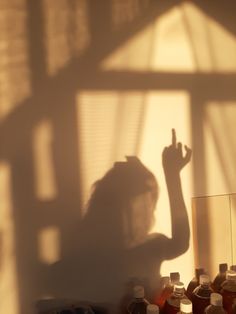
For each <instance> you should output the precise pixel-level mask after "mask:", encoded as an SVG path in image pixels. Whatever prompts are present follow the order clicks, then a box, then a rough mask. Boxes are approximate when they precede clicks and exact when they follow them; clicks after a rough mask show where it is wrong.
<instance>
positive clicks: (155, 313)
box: [146, 304, 159, 314]
mask: <svg viewBox="0 0 236 314" xmlns="http://www.w3.org/2000/svg"><path fill="white" fill-rule="evenodd" d="M146 313H147V314H159V307H158V306H157V305H156V304H148V306H147V312H146Z"/></svg>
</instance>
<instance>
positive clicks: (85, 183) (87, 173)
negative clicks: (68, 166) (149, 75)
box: [77, 91, 145, 204]
mask: <svg viewBox="0 0 236 314" xmlns="http://www.w3.org/2000/svg"><path fill="white" fill-rule="evenodd" d="M144 100H145V94H143V93H142V92H127V93H126V92H124V93H118V92H115V91H104V92H96V91H95V92H88V91H84V92H81V93H80V94H79V96H78V98H77V112H78V126H79V130H78V135H79V152H80V158H81V169H80V176H81V179H82V180H81V182H82V186H81V189H82V197H83V204H85V203H86V202H87V200H88V198H89V196H90V193H91V186H92V185H93V183H94V182H95V181H96V180H98V179H100V178H101V177H102V176H103V175H104V173H105V172H106V171H107V170H108V169H109V168H110V167H111V166H112V165H113V163H114V162H115V161H117V160H124V159H125V156H127V155H128V156H129V155H136V154H137V149H138V147H139V136H140V135H141V134H142V131H143V126H142V119H143V114H144V111H145V110H144V106H145V101H144ZM94 154H95V155H94ZM94 156H96V158H94Z"/></svg>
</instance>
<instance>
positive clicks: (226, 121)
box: [203, 101, 236, 195]
mask: <svg viewBox="0 0 236 314" xmlns="http://www.w3.org/2000/svg"><path fill="white" fill-rule="evenodd" d="M235 117H236V101H228V102H214V101H209V102H207V104H206V105H205V119H204V139H203V140H204V147H205V156H204V157H205V163H206V169H207V174H208V175H207V178H206V189H207V191H206V194H207V195H217V194H226V193H234V192H235V186H236V177H235V175H234V174H235V171H236V164H235V147H236V137H235V135H234V134H235Z"/></svg>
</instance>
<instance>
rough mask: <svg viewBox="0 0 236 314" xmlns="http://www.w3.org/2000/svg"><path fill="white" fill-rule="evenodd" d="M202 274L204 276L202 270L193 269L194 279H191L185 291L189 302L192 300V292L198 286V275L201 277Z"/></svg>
mask: <svg viewBox="0 0 236 314" xmlns="http://www.w3.org/2000/svg"><path fill="white" fill-rule="evenodd" d="M203 274H204V268H196V269H195V277H193V279H192V280H191V281H190V282H189V284H188V287H187V290H186V295H187V297H188V298H189V299H190V300H191V298H192V293H193V290H194V289H195V288H197V287H198V286H199V277H200V275H203Z"/></svg>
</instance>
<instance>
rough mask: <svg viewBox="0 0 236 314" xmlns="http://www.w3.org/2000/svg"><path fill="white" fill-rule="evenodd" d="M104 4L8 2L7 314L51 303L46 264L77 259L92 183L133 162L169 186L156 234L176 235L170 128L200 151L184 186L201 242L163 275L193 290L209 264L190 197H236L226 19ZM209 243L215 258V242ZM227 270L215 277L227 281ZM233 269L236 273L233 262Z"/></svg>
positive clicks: (3, 272) (1, 225)
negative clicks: (167, 176) (45, 300)
mask: <svg viewBox="0 0 236 314" xmlns="http://www.w3.org/2000/svg"><path fill="white" fill-rule="evenodd" d="M92 3H94V4H92ZM101 7H102V9H101ZM101 7H99V5H97V4H95V1H94V2H92V1H90V2H89V1H88V2H86V1H83V0H77V1H71V2H70V1H66V0H60V1H55V0H54V1H48V0H45V1H41V2H40V4H39V3H38V4H37V6H36V5H35V8H36V9H35V10H34V5H32V4H31V5H30V3H29V1H28V2H27V1H24V0H14V1H11V3H9V2H8V1H2V3H1V8H0V24H1V28H0V49H1V54H2V57H1V60H0V82H1V84H0V85H1V87H0V128H1V130H0V139H1V148H0V158H1V160H0V195H1V204H0V214H1V221H0V279H1V280H0V281H1V285H0V297H1V300H4V302H1V304H0V312H1V313H2V312H6V311H7V313H8V314H17V313H19V314H28V313H32V310H33V306H34V301H35V299H36V298H40V297H41V296H45V295H46V296H47V295H52V293H49V292H50V291H49V290H50V289H47V283H48V282H47V274H48V273H49V271H48V269H49V268H48V267H49V265H50V264H52V263H54V262H56V261H59V260H60V259H63V258H64V257H65V256H66V254H67V253H68V252H70V250H72V245H71V243H72V240H73V239H74V238H75V235H76V232H77V231H76V228H77V224H78V223H79V222H81V219H83V216H84V214H85V212H86V203H87V201H88V199H89V196H90V193H91V186H92V184H93V183H94V182H95V181H96V180H97V179H99V178H100V177H101V176H102V175H103V174H104V173H105V172H106V171H107V170H108V169H109V168H110V167H111V166H112V165H113V163H114V162H115V161H117V160H124V157H125V156H127V155H128V156H129V155H136V156H138V157H139V158H140V159H141V160H142V161H143V163H144V164H145V165H146V166H147V167H148V168H149V169H150V170H151V171H152V172H153V173H154V174H155V176H156V178H157V180H158V184H159V187H160V195H159V199H158V203H157V206H156V211H155V218H156V220H155V225H154V227H153V229H152V230H151V231H150V232H160V233H163V234H165V235H166V236H168V237H171V220H170V212H169V204H168V198H167V191H166V186H165V181H164V177H163V169H162V163H161V154H162V150H163V148H164V147H165V146H167V145H169V144H170V143H171V129H172V128H175V129H176V133H177V139H178V140H179V141H181V142H182V143H184V144H187V145H188V146H190V147H192V149H193V158H192V163H191V164H190V165H188V166H187V167H186V169H184V170H183V172H182V175H181V178H182V188H183V193H184V198H185V201H186V205H187V208H188V218H189V222H190V229H191V241H190V246H189V249H188V251H187V252H186V253H185V254H183V255H181V256H180V257H178V258H177V259H175V260H171V261H168V262H167V261H165V262H164V263H163V264H162V266H161V275H168V274H169V272H171V271H179V272H180V275H181V280H183V281H184V283H185V284H187V283H188V281H189V280H190V279H191V278H192V276H193V272H194V267H195V266H203V267H204V266H205V265H196V264H195V262H196V256H197V255H198V254H201V252H196V251H195V250H197V248H196V247H194V241H193V240H194V239H193V229H192V226H193V224H194V216H192V202H191V199H192V198H193V197H199V196H206V195H207V196H209V195H210V196H212V195H221V194H229V193H235V186H236V177H235V176H234V173H235V170H236V164H235V162H234V160H235V154H236V137H235V119H236V93H235V90H234V89H235V88H234V86H235V81H236V58H235V55H236V38H235V31H236V30H235V29H234V30H232V28H231V29H229V28H228V27H227V26H225V25H224V23H223V22H219V21H218V17H219V16H222V20H221V21H224V19H225V15H224V14H225V13H224V12H222V14H221V9H222V8H220V7H216V10H217V11H218V15H217V14H215V13H214V12H215V10H212V15H211V14H210V13H211V10H209V7H207V10H206V11H207V13H206V12H204V5H202V6H201V8H199V7H198V5H197V2H194V1H182V2H180V3H179V4H178V5H173V4H171V5H169V6H168V5H166V4H163V3H161V1H159V2H158V1H157V2H156V4H154V5H153V3H152V1H148V0H143V2H141V1H135V0H129V1H123V0H122V1H116V0H113V1H111V2H110V5H109V6H106V5H104V3H102V4H101ZM38 8H40V10H38ZM98 8H99V9H98ZM36 17H37V18H36ZM39 17H40V18H39ZM225 20H226V19H225ZM33 27H35V29H33ZM40 36H42V37H40ZM35 43H37V44H38V45H39V46H37V47H36V46H35ZM40 45H41V46H40ZM39 47H40V49H38V48H39ZM41 70H42V73H43V76H40V75H39V74H38V73H39V72H40V73H41ZM21 178H22V180H21ZM233 200H234V198H233ZM234 203H235V202H233V201H232V207H231V210H232V213H233V214H232V216H231V223H232V224H231V227H232V234H233V235H234V234H235V230H236V228H235V219H234V217H235V204H234ZM205 218H208V223H209V224H211V223H213V221H212V220H211V219H209V217H205ZM219 220H220V214H219V218H218V220H217V221H216V220H214V224H215V225H217V224H218V223H219ZM215 225H214V226H215ZM209 230H215V229H214V228H209ZM209 230H208V231H209ZM230 232H231V231H230ZM232 234H231V236H232ZM208 238H209V239H210V240H209V239H208V240H209V241H208V243H209V247H211V246H212V249H213V248H214V247H215V244H216V241H217V238H216V237H214V232H212V234H210V231H209V234H208ZM232 238H233V236H232ZM222 241H223V240H222ZM17 243H18V245H19V243H20V244H21V245H22V244H25V245H24V246H23V247H24V249H23V250H21V249H19V247H17V245H16V244H17ZM231 244H232V243H230V244H229V246H231ZM229 249H232V247H229ZM26 253H27V254H26ZM220 259H221V256H219V255H217V262H216V261H214V260H212V259H211V260H210V262H209V263H208V267H211V268H212V269H214V271H215V270H216V269H217V265H216V263H218V262H219V260H220ZM224 259H225V256H223V254H222V261H221V262H225V260H224ZM229 259H231V260H227V262H228V263H232V264H233V263H234V264H235V263H236V261H235V252H232V254H231V257H230V258H229ZM154 276H155V274H154ZM22 278H24V280H23V283H22ZM45 283H46V284H45Z"/></svg>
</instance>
